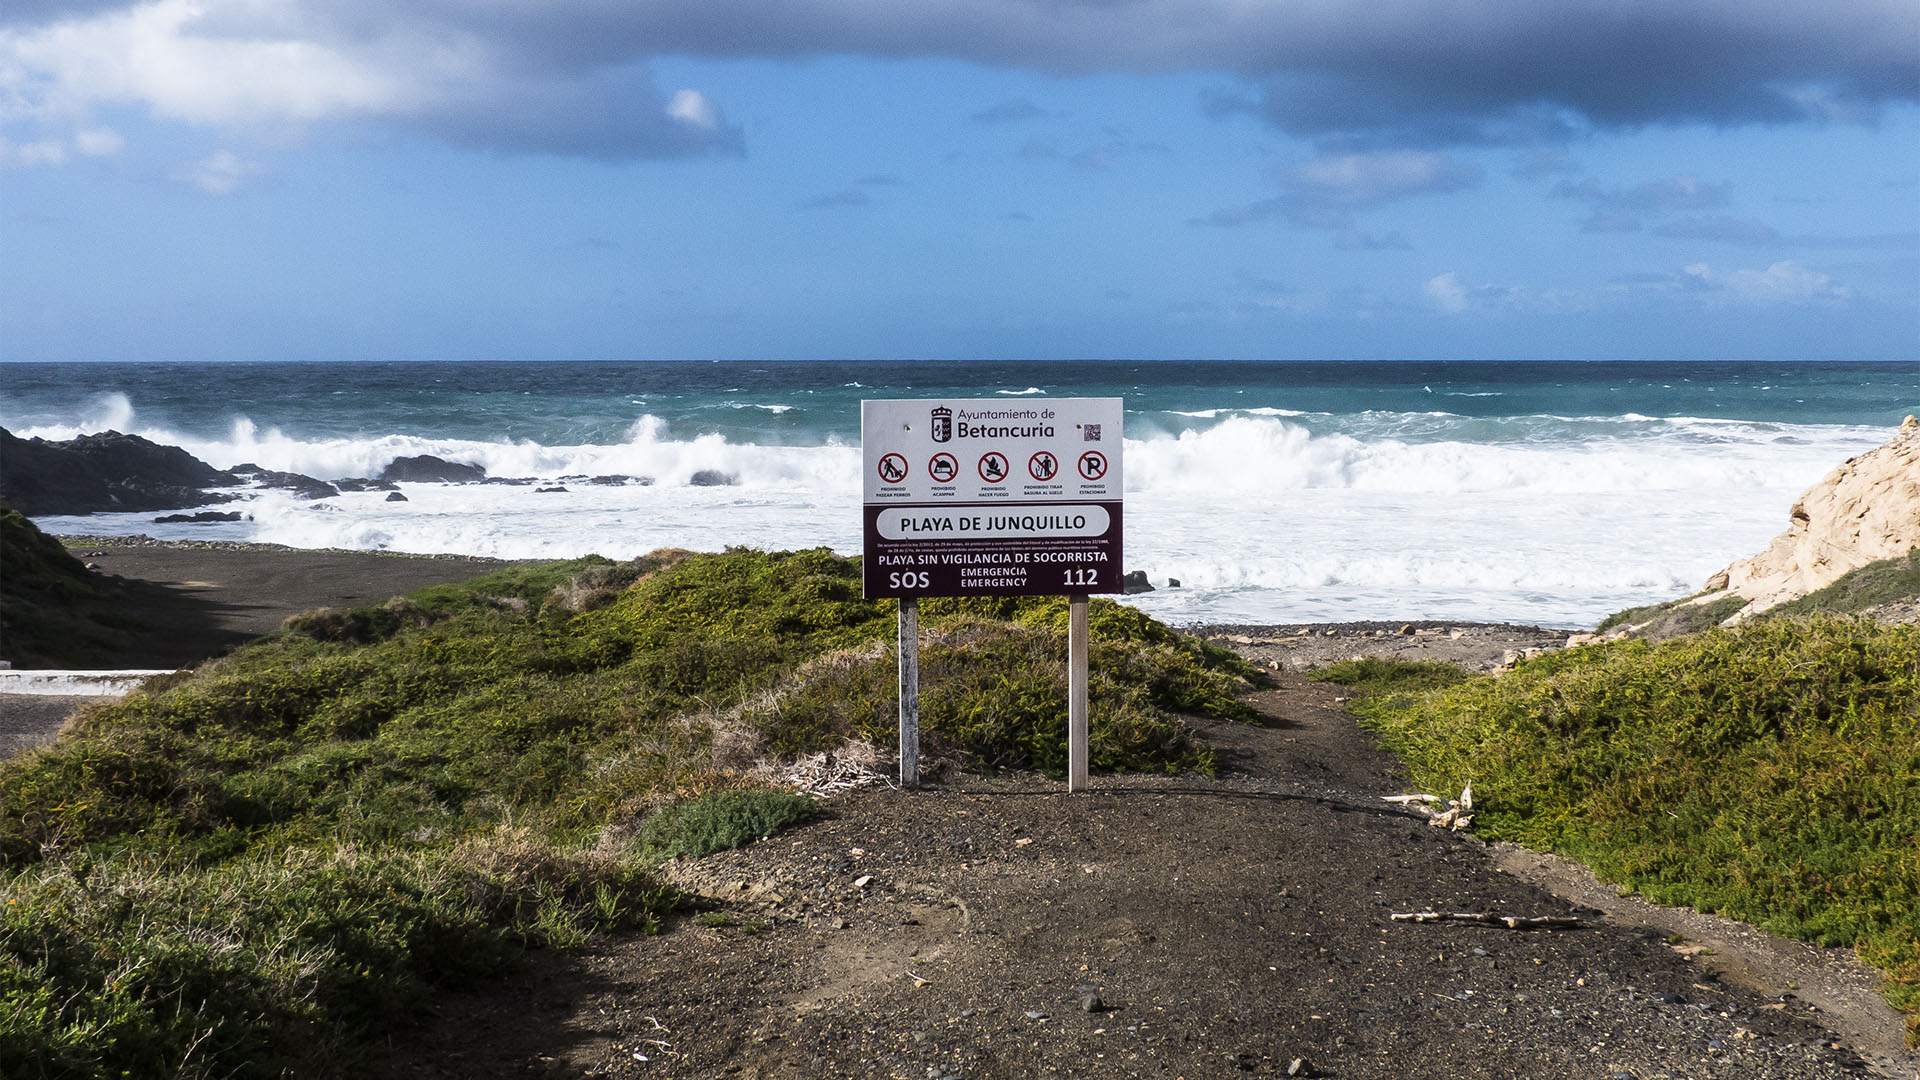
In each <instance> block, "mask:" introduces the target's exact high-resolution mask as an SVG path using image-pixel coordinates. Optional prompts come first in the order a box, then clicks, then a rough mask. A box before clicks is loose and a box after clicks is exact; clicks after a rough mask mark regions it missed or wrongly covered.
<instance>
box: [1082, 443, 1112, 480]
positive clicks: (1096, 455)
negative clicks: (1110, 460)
mask: <svg viewBox="0 0 1920 1080" xmlns="http://www.w3.org/2000/svg"><path fill="white" fill-rule="evenodd" d="M1080 475H1081V476H1084V477H1086V478H1087V479H1088V480H1098V479H1100V478H1101V477H1103V476H1105V475H1107V455H1105V454H1103V453H1101V452H1100V451H1098V450H1089V451H1087V452H1086V453H1084V454H1081V455H1080Z"/></svg>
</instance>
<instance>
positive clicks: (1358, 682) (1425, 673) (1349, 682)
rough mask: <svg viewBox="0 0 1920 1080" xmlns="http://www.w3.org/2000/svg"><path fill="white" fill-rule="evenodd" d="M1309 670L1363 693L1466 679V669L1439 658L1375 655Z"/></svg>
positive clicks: (1431, 686) (1427, 687) (1442, 685)
mask: <svg viewBox="0 0 1920 1080" xmlns="http://www.w3.org/2000/svg"><path fill="white" fill-rule="evenodd" d="M1308 674H1309V675H1310V676H1312V677H1313V678H1314V679H1317V680H1319V681H1320V682H1330V683H1337V684H1339V685H1341V686H1345V687H1349V688H1351V689H1354V690H1357V691H1359V692H1360V693H1362V694H1403V693H1408V692H1410V691H1415V690H1443V689H1445V688H1447V687H1449V686H1457V685H1459V684H1460V683H1463V682H1465V681H1466V680H1467V673H1466V672H1464V671H1461V670H1460V669H1459V668H1457V667H1454V666H1453V665H1452V664H1445V663H1441V662H1440V661H1438V660H1390V659H1386V658H1383V657H1378V656H1366V657H1361V658H1359V659H1357V660H1342V661H1340V662H1339V663H1334V664H1326V665H1323V666H1321V667H1317V668H1314V669H1313V670H1312V671H1310V672H1308Z"/></svg>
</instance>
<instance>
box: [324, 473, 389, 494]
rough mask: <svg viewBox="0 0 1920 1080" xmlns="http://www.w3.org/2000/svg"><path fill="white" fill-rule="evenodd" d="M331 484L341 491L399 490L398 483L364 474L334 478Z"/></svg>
mask: <svg viewBox="0 0 1920 1080" xmlns="http://www.w3.org/2000/svg"><path fill="white" fill-rule="evenodd" d="M333 486H334V487H337V488H339V489H340V490H341V491H399V490H400V485H398V484H396V483H394V482H393V481H391V480H373V479H369V478H367V477H364V476H349V477H347V478H346V479H344V480H335V481H334V482H333Z"/></svg>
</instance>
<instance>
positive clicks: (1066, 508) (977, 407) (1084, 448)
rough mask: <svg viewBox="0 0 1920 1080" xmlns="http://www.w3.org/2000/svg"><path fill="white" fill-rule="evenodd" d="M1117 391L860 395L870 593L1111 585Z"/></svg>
mask: <svg viewBox="0 0 1920 1080" xmlns="http://www.w3.org/2000/svg"><path fill="white" fill-rule="evenodd" d="M1124 414H1125V407H1124V402H1123V401H1122V400H1121V399H1120V398H1059V399H1049V400H1043V401H1033V402H1009V401H1007V400H1006V399H1004V398H945V399H941V398H934V399H920V400H876V401H863V402H861V403H860V446H861V456H862V463H863V466H864V469H863V471H864V474H865V483H864V492H863V494H864V503H865V508H864V534H865V537H866V560H865V566H866V592H867V595H868V596H978V595H981V594H983V593H986V594H993V593H999V594H1006V593H1015V594H1034V593H1041V594H1045V593H1067V594H1078V593H1117V592H1120V591H1121V584H1120V579H1121V576H1122V568H1121V565H1120V552H1121V545H1120V537H1121V530H1120V525H1121V501H1122V499H1121V491H1122V478H1121V460H1120V457H1121V455H1120V447H1121V431H1120V425H1121V420H1122V417H1123V416H1124Z"/></svg>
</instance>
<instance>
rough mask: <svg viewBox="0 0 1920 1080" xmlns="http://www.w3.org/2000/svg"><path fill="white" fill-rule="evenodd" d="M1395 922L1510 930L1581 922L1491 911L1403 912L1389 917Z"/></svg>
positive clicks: (1559, 927) (1567, 926) (1564, 927)
mask: <svg viewBox="0 0 1920 1080" xmlns="http://www.w3.org/2000/svg"><path fill="white" fill-rule="evenodd" d="M1388 918H1390V919H1392V920H1393V921H1394V922H1416V923H1436V922H1463V923H1478V924H1480V925H1482V926H1504V927H1506V928H1507V929H1508V930H1573V929H1577V928H1579V926H1580V925H1581V924H1580V920H1579V919H1575V918H1571V917H1569V916H1564V915H1536V916H1531V917H1525V916H1519V915H1495V914H1493V913H1492V912H1490V911H1402V912H1396V913H1394V914H1393V915H1390V916H1388Z"/></svg>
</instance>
